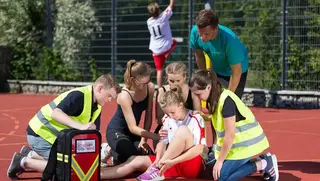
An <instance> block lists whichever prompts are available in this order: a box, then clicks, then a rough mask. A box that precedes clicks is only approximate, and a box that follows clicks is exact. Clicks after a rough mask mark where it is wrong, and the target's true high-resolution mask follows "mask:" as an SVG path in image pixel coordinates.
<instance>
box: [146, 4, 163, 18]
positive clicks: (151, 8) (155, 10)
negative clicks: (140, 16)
mask: <svg viewBox="0 0 320 181" xmlns="http://www.w3.org/2000/svg"><path fill="white" fill-rule="evenodd" d="M148 13H149V16H151V17H153V18H156V17H158V16H159V15H160V8H159V5H158V3H156V2H152V3H150V4H149V5H148Z"/></svg>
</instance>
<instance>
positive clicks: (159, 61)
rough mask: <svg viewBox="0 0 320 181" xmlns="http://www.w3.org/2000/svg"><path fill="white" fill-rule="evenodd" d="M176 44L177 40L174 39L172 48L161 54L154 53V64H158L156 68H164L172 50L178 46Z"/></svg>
mask: <svg viewBox="0 0 320 181" xmlns="http://www.w3.org/2000/svg"><path fill="white" fill-rule="evenodd" d="M176 46H177V40H175V39H173V40H172V45H171V48H170V49H169V50H167V51H166V52H164V53H162V54H160V55H156V54H154V53H152V56H153V60H154V64H155V66H156V70H162V69H163V65H164V63H165V62H166V60H167V58H168V56H169V55H170V54H171V52H172V51H173V50H174V49H175V48H176Z"/></svg>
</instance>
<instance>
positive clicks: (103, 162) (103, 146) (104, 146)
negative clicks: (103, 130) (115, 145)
mask: <svg viewBox="0 0 320 181" xmlns="http://www.w3.org/2000/svg"><path fill="white" fill-rule="evenodd" d="M108 147H109V144H108V143H102V144H101V166H103V167H105V166H108V164H107V161H108V159H109V158H110V156H111V155H110V151H109V152H108V151H107V148H108Z"/></svg>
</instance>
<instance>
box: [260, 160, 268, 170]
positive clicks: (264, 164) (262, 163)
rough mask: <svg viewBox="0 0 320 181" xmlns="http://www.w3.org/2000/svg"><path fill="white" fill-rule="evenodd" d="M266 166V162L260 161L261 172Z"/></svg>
mask: <svg viewBox="0 0 320 181" xmlns="http://www.w3.org/2000/svg"><path fill="white" fill-rule="evenodd" d="M267 165H268V163H267V160H265V159H262V160H261V170H265V169H266V167H267Z"/></svg>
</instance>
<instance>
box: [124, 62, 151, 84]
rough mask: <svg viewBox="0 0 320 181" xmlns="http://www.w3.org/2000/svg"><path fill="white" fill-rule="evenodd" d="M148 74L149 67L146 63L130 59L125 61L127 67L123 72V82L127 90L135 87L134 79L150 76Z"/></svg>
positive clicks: (149, 71) (149, 72)
mask: <svg viewBox="0 0 320 181" xmlns="http://www.w3.org/2000/svg"><path fill="white" fill-rule="evenodd" d="M150 74H151V68H150V66H149V65H148V64H146V63H144V62H137V61H136V60H130V61H129V62H128V63H127V69H126V72H125V73H124V83H125V85H126V87H127V88H128V89H129V90H132V89H133V90H134V89H135V88H136V87H137V83H136V81H135V80H134V79H137V78H142V77H146V76H150Z"/></svg>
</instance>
